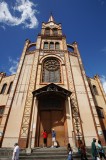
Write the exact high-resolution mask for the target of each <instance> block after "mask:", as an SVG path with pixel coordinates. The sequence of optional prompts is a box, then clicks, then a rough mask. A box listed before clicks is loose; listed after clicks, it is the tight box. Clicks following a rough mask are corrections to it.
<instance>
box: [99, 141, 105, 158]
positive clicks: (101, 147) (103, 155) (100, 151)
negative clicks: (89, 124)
mask: <svg viewBox="0 0 106 160" xmlns="http://www.w3.org/2000/svg"><path fill="white" fill-rule="evenodd" d="M97 147H98V152H99V156H100V159H102V157H103V158H104V159H106V156H105V152H104V149H103V146H102V144H101V141H100V140H98V146H97Z"/></svg>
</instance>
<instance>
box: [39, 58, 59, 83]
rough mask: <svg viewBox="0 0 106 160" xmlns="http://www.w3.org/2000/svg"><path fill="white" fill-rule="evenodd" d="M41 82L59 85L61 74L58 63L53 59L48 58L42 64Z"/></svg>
mask: <svg viewBox="0 0 106 160" xmlns="http://www.w3.org/2000/svg"><path fill="white" fill-rule="evenodd" d="M42 81H43V82H45V83H47V82H53V83H60V82H61V73H60V62H59V61H58V60H57V59H56V58H54V57H51V58H48V59H46V60H45V61H44V63H43V73H42Z"/></svg>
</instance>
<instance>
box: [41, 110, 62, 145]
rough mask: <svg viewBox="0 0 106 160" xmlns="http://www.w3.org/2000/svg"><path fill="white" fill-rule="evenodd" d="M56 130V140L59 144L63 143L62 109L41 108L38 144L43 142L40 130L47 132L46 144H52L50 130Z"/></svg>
mask: <svg viewBox="0 0 106 160" xmlns="http://www.w3.org/2000/svg"><path fill="white" fill-rule="evenodd" d="M52 129H54V130H55V131H56V140H57V142H58V144H59V145H60V146H64V145H65V131H64V114H63V110H47V111H45V110H41V111H40V131H39V146H42V144H43V137H42V132H43V131H44V130H46V131H47V133H48V138H47V146H51V145H52V136H51V131H52Z"/></svg>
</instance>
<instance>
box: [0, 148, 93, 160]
mask: <svg viewBox="0 0 106 160" xmlns="http://www.w3.org/2000/svg"><path fill="white" fill-rule="evenodd" d="M12 152H13V149H12V148H1V149H0V160H11V157H12ZM52 159H53V160H67V150H66V148H65V147H59V148H39V147H36V148H33V149H32V152H31V153H26V150H25V149H23V150H21V152H20V157H19V160H52ZM73 159H74V160H80V155H79V154H78V153H73ZM88 159H89V160H91V157H90V156H88Z"/></svg>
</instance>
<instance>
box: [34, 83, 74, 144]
mask: <svg viewBox="0 0 106 160" xmlns="http://www.w3.org/2000/svg"><path fill="white" fill-rule="evenodd" d="M33 94H34V96H36V97H37V99H38V120H37V129H36V142H35V143H36V144H35V146H40V147H41V146H42V144H43V137H42V132H43V131H44V130H46V131H47V133H48V139H47V146H51V145H52V137H51V130H52V129H55V131H56V140H57V142H58V144H59V145H60V146H64V145H66V144H65V139H66V137H67V129H66V111H65V100H66V98H67V96H70V94H71V92H70V91H68V90H66V89H64V88H62V87H60V86H57V85H55V84H53V83H51V84H49V85H47V86H45V87H42V88H40V89H38V90H36V91H34V92H33Z"/></svg>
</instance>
